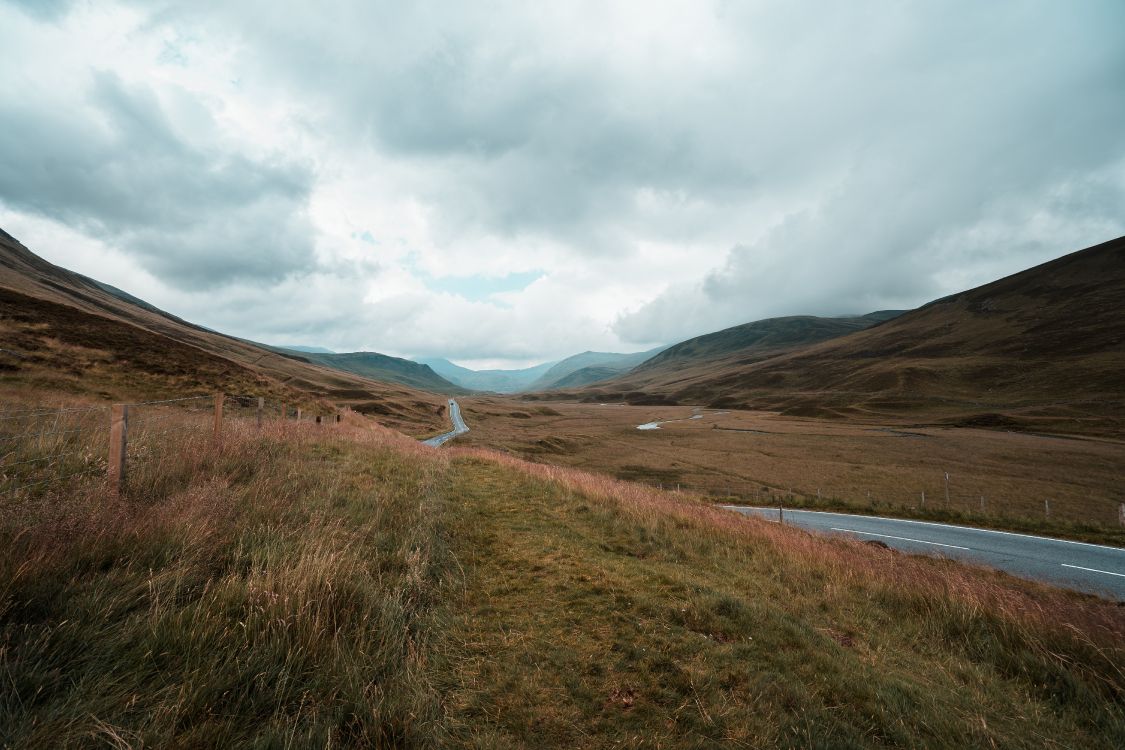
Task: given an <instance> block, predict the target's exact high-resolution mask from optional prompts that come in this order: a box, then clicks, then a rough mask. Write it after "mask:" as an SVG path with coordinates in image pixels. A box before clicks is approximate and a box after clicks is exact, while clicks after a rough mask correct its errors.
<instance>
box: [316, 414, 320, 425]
mask: <svg viewBox="0 0 1125 750" xmlns="http://www.w3.org/2000/svg"><path fill="white" fill-rule="evenodd" d="M316 423H317V424H320V415H319V414H317V415H316Z"/></svg>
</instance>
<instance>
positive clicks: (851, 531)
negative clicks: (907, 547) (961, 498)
mask: <svg viewBox="0 0 1125 750" xmlns="http://www.w3.org/2000/svg"><path fill="white" fill-rule="evenodd" d="M832 530H833V531H846V532H848V533H849V534H863V535H864V536H881V537H883V538H884V539H898V540H899V541H902V542H917V543H918V544H932V545H934V546H935V547H949V548H950V549H963V550H965V551H966V552H971V551H972V550H970V549H969V548H968V547H958V546H957V545H956V544H942V543H941V542H927V541H926V540H925V539H910V538H909V537H905V536H891V535H890V534H876V533H875V532H873V531H856V530H855V529H838V528H836V527H835V526H833V527H832Z"/></svg>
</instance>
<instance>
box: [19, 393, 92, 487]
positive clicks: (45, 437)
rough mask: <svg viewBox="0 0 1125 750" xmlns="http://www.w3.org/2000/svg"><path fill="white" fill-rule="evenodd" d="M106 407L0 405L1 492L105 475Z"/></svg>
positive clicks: (55, 484) (60, 483)
mask: <svg viewBox="0 0 1125 750" xmlns="http://www.w3.org/2000/svg"><path fill="white" fill-rule="evenodd" d="M108 412H109V410H108V408H107V407H104V406H94V407H81V408H73V407H67V408H49V407H45V408H38V409H29V408H26V407H23V406H17V405H11V404H3V405H0V494H5V495H12V494H18V493H26V492H32V491H35V490H37V489H40V488H44V487H47V486H51V485H54V486H65V485H67V484H69V483H71V482H74V481H78V480H80V479H81V478H83V477H89V476H94V475H98V474H104V473H105V468H106V455H107V453H106V445H107V442H106V433H105V430H104V426H105V423H106V415H107V414H108ZM99 428H101V429H99Z"/></svg>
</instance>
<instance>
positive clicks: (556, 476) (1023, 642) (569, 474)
mask: <svg viewBox="0 0 1125 750" xmlns="http://www.w3.org/2000/svg"><path fill="white" fill-rule="evenodd" d="M451 453H452V454H453V455H459V456H463V457H473V458H477V459H482V460H487V461H489V462H493V463H498V464H501V465H503V466H508V467H512V468H514V469H517V470H519V471H520V472H523V473H526V474H529V475H531V476H534V477H537V478H539V479H542V480H546V481H548V482H551V483H556V484H561V485H563V486H565V487H567V488H569V489H571V490H572V491H574V492H577V493H580V494H581V495H582V496H583V497H585V498H589V499H591V500H595V501H597V502H599V503H601V504H602V505H603V507H605V508H606V509H607V510H608V511H609V512H610V513H611V514H612V515H613V516H615V517H617V518H618V519H620V518H624V519H626V520H627V522H628V523H629V524H632V525H636V526H639V527H641V528H644V529H647V530H648V531H649V532H650V533H652V534H656V535H659V536H662V537H666V536H668V535H669V534H670V533H674V535H675V536H676V538H677V540H678V542H677V543H679V544H688V545H690V546H691V547H692V548H693V549H694V551H695V552H696V553H697V554H698V553H700V552H701V551H702V552H706V551H707V550H709V549H710V548H712V547H714V546H715V545H724V546H726V545H740V546H751V547H754V548H758V549H760V548H761V547H762V546H763V545H766V546H768V549H769V553H770V554H771V555H773V556H775V557H776V558H777V559H779V560H784V561H785V562H786V563H787V564H788V565H789V566H791V567H792V569H793V570H794V571H795V573H794V576H795V577H794V581H795V584H796V585H798V586H799V585H800V581H803V580H812V581H816V582H817V583H816V584H815V585H816V587H817V588H818V589H823V590H825V591H836V592H838V591H840V590H846V589H847V588H848V587H850V586H852V585H853V584H856V583H861V584H862V585H863V586H864V587H865V588H866V589H868V590H869V591H870V592H871V594H872V595H874V596H878V597H879V599H880V600H881V601H882V602H883V603H884V605H885V607H886V608H887V610H888V611H890V612H893V613H896V614H900V615H905V616H910V617H921V618H923V619H924V621H925V622H927V623H929V624H930V626H931V627H932V629H933V631H934V634H935V636H937V637H940V638H947V637H949V636H950V635H951V634H952V635H956V634H961V633H964V632H965V631H966V630H972V629H973V628H976V627H979V626H981V625H982V623H986V622H987V627H988V629H989V631H990V637H994V640H993V642H992V643H991V644H990V645H991V646H992V649H991V653H989V654H985V656H988V657H989V658H993V659H994V660H995V661H996V662H997V663H998V664H999V663H1002V662H1004V661H1005V660H1006V659H1008V657H1009V655H1010V653H1011V652H1012V650H1017V651H1019V652H1021V653H1028V654H1034V655H1035V657H1036V659H1038V660H1039V661H1040V662H1041V663H1039V664H1037V665H1036V666H1035V667H1034V669H1035V670H1039V671H1040V672H1042V673H1043V674H1044V678H1045V679H1046V678H1047V677H1046V673H1051V678H1050V679H1064V681H1068V680H1069V679H1070V676H1073V675H1076V674H1077V675H1080V676H1081V677H1082V678H1083V679H1084V680H1086V682H1087V684H1088V685H1089V686H1090V687H1091V688H1092V689H1094V690H1095V691H1096V692H1097V693H1098V694H1101V695H1102V696H1104V697H1105V698H1107V699H1109V700H1112V701H1114V702H1125V611H1123V609H1122V607H1121V606H1120V605H1119V604H1117V603H1114V602H1108V601H1105V600H1101V599H1098V598H1095V597H1090V596H1083V595H1078V594H1074V593H1071V592H1067V591H1063V590H1061V589H1056V588H1053V587H1049V586H1043V585H1039V584H1035V583H1031V582H1027V581H1023V580H1020V579H1016V578H1013V577H1011V576H1007V575H1004V574H1002V573H997V572H991V571H986V570H984V569H980V568H975V567H972V566H968V565H962V564H955V563H945V562H941V561H936V560H934V559H931V558H928V557H925V556H914V555H904V554H901V553H898V552H895V551H893V550H887V549H881V548H877V547H873V546H872V545H868V544H864V543H863V542H860V541H854V540H847V539H826V538H824V537H822V536H819V535H815V534H813V533H811V532H805V531H802V530H799V529H795V528H792V527H784V526H779V525H778V524H774V523H770V522H768V521H765V520H762V519H758V518H754V517H746V516H742V515H739V514H735V513H732V512H730V511H728V510H725V509H721V508H716V507H714V506H712V505H710V504H709V503H707V502H704V501H702V500H700V499H693V498H690V497H685V496H683V495H680V494H678V493H670V492H661V491H657V490H653V489H651V488H648V487H645V486H643V485H638V484H635V483H632V482H624V481H619V480H615V479H611V478H609V477H606V476H604V475H598V474H591V473H588V472H584V471H581V470H577V469H570V468H565V467H559V466H554V465H547V464H539V463H532V462H528V461H525V460H523V459H520V458H516V457H514V456H511V455H509V454H502V453H497V452H494V451H489V450H486V449H478V448H457V449H454V450H453V451H452V452H451ZM973 648H978V646H973ZM1025 666H1026V665H1025ZM1026 668H1028V669H1031V668H1032V667H1030V666H1026ZM1063 675H1066V677H1065V678H1064V677H1063Z"/></svg>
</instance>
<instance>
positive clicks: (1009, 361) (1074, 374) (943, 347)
mask: <svg viewBox="0 0 1125 750" xmlns="http://www.w3.org/2000/svg"><path fill="white" fill-rule="evenodd" d="M725 333H726V332H720V333H719V334H711V336H720V335H722V334H725ZM702 338H703V339H707V337H702ZM696 341H697V340H696ZM691 343H692V342H685V344H682V345H678V346H677V347H672V348H671V349H669V350H668V352H666V353H665V355H663V356H667V357H668V360H665V362H664V363H663V364H662V363H661V362H660V361H658V360H654V361H653V362H651V363H649V364H646V366H645V367H643V368H639V369H638V370H637V371H634V372H632V373H629V374H628V375H626V376H623V377H620V378H616V379H614V380H612V381H608V382H606V383H602V384H599V385H598V386H597V387H596V388H590V389H585V390H583V391H578V392H576V393H577V395H580V396H582V397H585V398H587V399H590V400H607V399H624V400H627V401H632V402H634V403H638V402H646V401H648V402H652V401H658V402H664V403H694V404H706V405H710V406H716V407H728V408H758V409H776V410H781V411H783V412H785V413H788V414H793V415H810V416H846V415H850V416H863V415H897V416H908V417H912V418H915V419H918V420H929V421H935V420H936V421H939V422H944V423H950V424H963V425H979V426H991V427H1003V428H1008V429H1035V430H1052V431H1059V432H1082V433H1102V434H1107V433H1108V434H1121V433H1122V432H1123V423H1125V376H1123V374H1122V373H1125V238H1118V239H1116V240H1112V241H1110V242H1106V243H1103V244H1101V245H1097V246H1094V247H1091V248H1087V249H1085V250H1081V251H1078V252H1073V253H1071V254H1069V255H1065V256H1063V257H1061V258H1058V259H1056V260H1053V261H1051V262H1048V263H1044V264H1042V265H1040V266H1036V267H1034V268H1031V269H1028V270H1026V271H1023V272H1021V273H1017V274H1014V275H1012V276H1009V277H1006V278H1004V279H1000V280H999V281H995V282H992V283H990V284H986V285H984V286H981V287H978V288H976V289H971V290H968V291H965V292H961V293H959V294H954V295H951V296H949V297H945V298H943V299H939V300H936V301H934V302H931V303H929V304H927V305H924V306H923V307H921V308H919V309H917V310H913V311H911V312H908V313H905V314H903V315H901V316H898V317H896V318H894V319H892V320H889V321H886V322H884V323H881V324H879V325H875V326H873V327H871V328H868V329H866V330H862V331H858V332H855V333H851V334H850V335H846V336H842V337H836V338H831V339H828V340H826V341H822V342H820V343H815V344H812V345H809V346H803V347H799V348H796V349H790V350H788V351H786V350H784V349H783V350H781V351H773V352H769V351H767V352H765V353H763V355H762V356H756V355H751V356H745V357H744V356H741V355H737V356H729V355H728V356H726V357H722V356H720V357H711V358H706V357H705V358H703V359H699V360H697V359H694V358H684V359H681V360H679V361H678V362H677V361H675V360H673V358H674V357H675V356H676V351H677V349H678V348H679V347H684V346H685V345H688V344H691ZM705 343H706V342H698V341H697V343H696V344H694V345H693V346H694V347H695V348H697V349H698V348H704V344H705ZM688 348H691V347H688ZM680 351H681V352H682V351H683V350H682V349H681V350H680Z"/></svg>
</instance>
